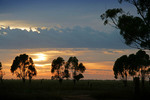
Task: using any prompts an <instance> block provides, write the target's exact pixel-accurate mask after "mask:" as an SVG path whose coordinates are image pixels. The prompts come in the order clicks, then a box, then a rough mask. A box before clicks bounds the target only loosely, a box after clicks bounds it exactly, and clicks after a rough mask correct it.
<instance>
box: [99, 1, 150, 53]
mask: <svg viewBox="0 0 150 100" xmlns="http://www.w3.org/2000/svg"><path fill="white" fill-rule="evenodd" d="M118 1H119V2H120V3H122V2H128V3H130V4H132V5H133V6H135V8H136V9H137V14H138V16H133V15H131V14H130V13H129V12H128V13H125V11H123V10H122V8H114V9H108V10H107V11H106V12H105V13H104V14H102V15H101V19H102V20H104V25H106V24H109V25H112V26H113V27H115V28H117V29H119V30H120V35H121V36H122V37H123V38H124V40H125V44H127V45H128V46H131V47H134V48H138V49H148V50H150V0H118Z"/></svg>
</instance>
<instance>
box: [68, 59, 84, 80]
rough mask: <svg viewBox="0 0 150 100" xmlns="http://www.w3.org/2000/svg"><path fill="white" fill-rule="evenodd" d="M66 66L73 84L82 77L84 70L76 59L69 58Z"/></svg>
mask: <svg viewBox="0 0 150 100" xmlns="http://www.w3.org/2000/svg"><path fill="white" fill-rule="evenodd" d="M67 64H68V66H69V67H68V68H70V69H71V71H72V77H73V78H74V83H75V82H76V81H78V80H80V79H81V78H83V77H84V76H83V74H82V73H84V71H85V70H86V68H85V66H84V65H83V64H82V63H80V64H78V59H77V58H76V57H70V58H69V60H68V62H67Z"/></svg>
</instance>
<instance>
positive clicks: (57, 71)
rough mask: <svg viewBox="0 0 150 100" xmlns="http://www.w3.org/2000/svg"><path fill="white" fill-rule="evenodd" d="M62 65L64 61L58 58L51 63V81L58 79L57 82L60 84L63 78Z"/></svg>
mask: <svg viewBox="0 0 150 100" xmlns="http://www.w3.org/2000/svg"><path fill="white" fill-rule="evenodd" d="M64 64H65V61H64V59H63V58H62V57H58V58H57V59H54V60H53V61H52V67H51V73H53V74H54V76H52V78H53V79H59V82H60V83H61V82H62V79H63V76H64Z"/></svg>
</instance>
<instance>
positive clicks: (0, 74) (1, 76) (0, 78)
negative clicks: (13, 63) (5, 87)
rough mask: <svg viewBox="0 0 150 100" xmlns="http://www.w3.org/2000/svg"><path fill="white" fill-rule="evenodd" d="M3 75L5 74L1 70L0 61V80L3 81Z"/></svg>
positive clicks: (0, 64)
mask: <svg viewBox="0 0 150 100" xmlns="http://www.w3.org/2000/svg"><path fill="white" fill-rule="evenodd" d="M4 75H5V73H4V72H3V71H2V63H1V62H0V80H1V82H2V81H3V76H4Z"/></svg>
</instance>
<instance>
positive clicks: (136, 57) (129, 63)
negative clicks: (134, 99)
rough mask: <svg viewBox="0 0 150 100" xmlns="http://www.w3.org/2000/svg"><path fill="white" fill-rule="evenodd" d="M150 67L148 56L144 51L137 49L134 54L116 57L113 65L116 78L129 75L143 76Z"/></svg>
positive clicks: (146, 74)
mask: <svg viewBox="0 0 150 100" xmlns="http://www.w3.org/2000/svg"><path fill="white" fill-rule="evenodd" d="M149 69H150V57H149V55H148V54H146V52H145V51H142V50H139V51H138V52H137V53H136V54H130V55H129V56H127V55H123V56H121V57H120V58H118V59H117V60H116V61H115V63H114V66H113V71H114V76H115V78H116V79H117V78H118V76H120V77H121V78H125V77H127V75H130V76H132V77H141V78H145V77H146V76H148V73H150V72H149Z"/></svg>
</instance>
